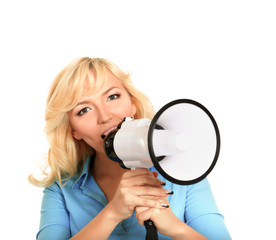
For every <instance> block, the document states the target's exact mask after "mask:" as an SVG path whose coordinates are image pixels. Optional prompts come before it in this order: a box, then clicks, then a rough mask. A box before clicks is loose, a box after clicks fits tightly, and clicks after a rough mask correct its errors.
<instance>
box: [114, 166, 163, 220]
mask: <svg viewBox="0 0 276 240" xmlns="http://www.w3.org/2000/svg"><path fill="white" fill-rule="evenodd" d="M161 183H162V182H161V181H160V180H159V179H157V178H156V174H153V173H152V172H150V171H149V170H148V169H136V170H132V171H127V172H125V173H124V174H123V177H122V179H121V181H120V184H119V186H118V188H117V191H116V193H115V196H114V198H113V199H112V200H111V201H110V203H109V209H111V212H112V213H113V218H116V219H117V220H118V221H121V220H123V219H126V218H128V217H130V216H131V215H132V214H133V212H134V210H135V208H136V207H146V208H153V209H163V208H164V206H162V204H164V203H163V202H162V199H165V197H166V196H167V193H166V190H165V189H163V188H162V186H161ZM144 196H147V197H144ZM160 199H161V200H160Z"/></svg>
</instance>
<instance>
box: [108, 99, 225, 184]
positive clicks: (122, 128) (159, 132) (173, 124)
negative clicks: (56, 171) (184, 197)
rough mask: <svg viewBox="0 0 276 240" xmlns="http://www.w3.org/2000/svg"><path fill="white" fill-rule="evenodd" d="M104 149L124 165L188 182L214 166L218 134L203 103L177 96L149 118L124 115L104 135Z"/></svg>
mask: <svg viewBox="0 0 276 240" xmlns="http://www.w3.org/2000/svg"><path fill="white" fill-rule="evenodd" d="M104 149H105V152H106V154H107V156H108V157H109V158H110V159H112V160H114V161H117V162H119V163H120V165H121V166H122V167H124V168H129V169H135V168H150V167H152V166H154V167H155V168H156V169H157V170H158V172H159V173H160V174H161V175H162V176H163V177H165V178H166V179H167V180H169V181H171V182H174V183H177V184H181V185H188V184H193V183H196V182H198V181H200V180H202V179H203V178H205V177H206V176H207V175H208V174H209V173H210V172H211V171H212V169H213V168H214V166H215V164H216V161H217V158H218V155H219V150H220V135H219V130H218V127H217V124H216V122H215V119H214V118H213V116H212V115H211V113H210V112H209V111H208V110H207V109H206V108H205V107H204V106H203V105H201V104H200V103H198V102H195V101H193V100H189V99H179V100H175V101H173V102H170V103H168V104H166V105H165V106H164V107H163V108H161V109H160V110H159V111H158V112H157V114H156V115H155V116H154V118H153V119H152V120H150V119H146V118H143V119H135V120H133V119H132V118H126V119H125V120H124V121H123V122H122V123H121V124H119V126H118V129H116V130H115V131H112V132H111V133H109V135H107V136H106V137H105V139H104Z"/></svg>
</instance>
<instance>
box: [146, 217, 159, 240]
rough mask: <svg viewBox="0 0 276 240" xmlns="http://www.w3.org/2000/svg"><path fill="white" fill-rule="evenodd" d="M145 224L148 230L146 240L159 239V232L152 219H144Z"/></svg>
mask: <svg viewBox="0 0 276 240" xmlns="http://www.w3.org/2000/svg"><path fill="white" fill-rule="evenodd" d="M144 225H145V227H146V230H147V235H146V240H158V234H157V230H156V227H155V225H154V223H153V221H151V220H150V219H149V220H147V221H144Z"/></svg>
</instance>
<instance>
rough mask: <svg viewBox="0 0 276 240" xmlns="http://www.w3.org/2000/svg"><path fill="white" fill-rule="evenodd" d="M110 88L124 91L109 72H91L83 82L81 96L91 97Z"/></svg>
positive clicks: (120, 83)
mask: <svg viewBox="0 0 276 240" xmlns="http://www.w3.org/2000/svg"><path fill="white" fill-rule="evenodd" d="M111 87H117V88H121V89H125V88H124V86H123V84H122V82H121V81H120V80H119V79H118V78H117V77H116V76H115V75H113V74H112V73H111V72H110V71H107V72H105V73H104V74H102V73H101V74H97V73H95V72H92V74H90V75H89V76H87V77H86V79H85V81H84V82H83V88H82V94H81V95H82V96H88V95H89V96H91V95H95V94H97V93H101V92H104V91H106V90H107V89H109V88H111Z"/></svg>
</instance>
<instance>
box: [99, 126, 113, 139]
mask: <svg viewBox="0 0 276 240" xmlns="http://www.w3.org/2000/svg"><path fill="white" fill-rule="evenodd" d="M115 129H117V126H115V127H112V128H110V129H108V130H107V131H105V132H104V133H103V134H102V136H101V138H102V139H105V137H106V136H107V135H108V134H109V133H111V132H112V131H114V130H115Z"/></svg>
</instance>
